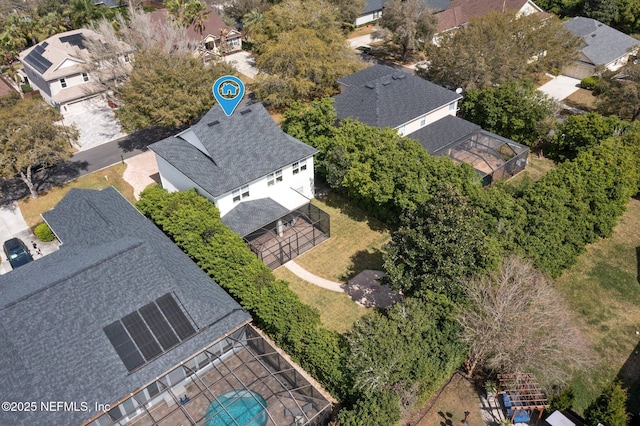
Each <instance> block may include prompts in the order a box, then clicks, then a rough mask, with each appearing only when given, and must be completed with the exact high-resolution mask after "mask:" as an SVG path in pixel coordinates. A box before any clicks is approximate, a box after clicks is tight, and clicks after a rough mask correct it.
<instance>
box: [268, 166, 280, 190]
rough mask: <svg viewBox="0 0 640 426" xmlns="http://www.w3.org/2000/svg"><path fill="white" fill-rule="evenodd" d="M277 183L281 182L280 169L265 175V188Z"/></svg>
mask: <svg viewBox="0 0 640 426" xmlns="http://www.w3.org/2000/svg"><path fill="white" fill-rule="evenodd" d="M278 182H282V169H280V170H276V171H275V172H274V173H269V174H268V175H267V186H272V185H275V184H276V183H278Z"/></svg>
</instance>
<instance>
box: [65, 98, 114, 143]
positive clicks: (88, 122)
mask: <svg viewBox="0 0 640 426" xmlns="http://www.w3.org/2000/svg"><path fill="white" fill-rule="evenodd" d="M62 123H63V124H65V125H67V126H69V125H71V124H75V125H76V126H77V127H78V130H79V131H80V138H79V139H78V141H77V142H76V143H75V146H76V148H78V149H79V150H80V151H84V150H86V149H90V148H93V147H95V146H98V145H101V144H103V143H105V142H109V141H112V140H114V139H118V138H121V137H123V136H126V134H125V133H123V132H122V129H121V128H120V124H118V121H117V120H116V115H115V114H114V112H113V110H112V109H111V108H100V109H93V110H89V111H85V112H82V113H80V114H73V115H67V116H65V117H64V119H63V120H62Z"/></svg>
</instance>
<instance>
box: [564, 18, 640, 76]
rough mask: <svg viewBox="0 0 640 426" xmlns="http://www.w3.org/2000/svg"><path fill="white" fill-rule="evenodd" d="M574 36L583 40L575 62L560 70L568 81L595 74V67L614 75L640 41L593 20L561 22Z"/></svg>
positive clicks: (574, 19) (635, 51)
mask: <svg viewBox="0 0 640 426" xmlns="http://www.w3.org/2000/svg"><path fill="white" fill-rule="evenodd" d="M563 25H564V26H565V28H566V29H567V30H569V31H570V32H571V33H572V34H574V35H575V36H578V37H580V38H582V45H581V46H580V48H579V49H580V51H579V53H578V59H577V60H576V61H575V62H574V63H573V64H571V65H568V66H566V67H565V68H563V70H562V73H563V74H565V75H568V76H569V77H574V78H579V79H583V78H585V77H589V76H592V75H594V74H596V72H597V70H596V67H603V68H606V69H608V70H610V71H617V70H618V69H620V68H622V67H623V66H624V65H625V64H626V63H627V62H628V61H629V57H630V56H633V55H636V54H637V53H638V46H640V41H639V40H636V39H635V38H633V37H631V36H628V35H627V34H625V33H622V32H620V31H618V30H616V29H614V28H611V27H609V26H608V25H605V24H603V23H602V22H600V21H596V20H595V19H592V18H584V17H581V16H579V17H576V18H573V19H569V20H568V21H565V22H563Z"/></svg>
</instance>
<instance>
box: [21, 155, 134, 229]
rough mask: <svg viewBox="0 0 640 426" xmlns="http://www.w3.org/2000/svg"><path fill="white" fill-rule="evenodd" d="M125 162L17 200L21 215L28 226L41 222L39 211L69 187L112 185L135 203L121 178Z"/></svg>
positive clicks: (58, 199) (53, 202)
mask: <svg viewBox="0 0 640 426" xmlns="http://www.w3.org/2000/svg"><path fill="white" fill-rule="evenodd" d="M126 168H127V165H126V164H116V165H115V166H111V167H107V168H106V169H102V170H99V171H97V172H95V173H91V174H89V175H86V176H83V177H81V178H78V179H76V180H74V181H71V182H69V183H67V184H65V185H63V186H60V187H57V188H52V189H50V190H48V191H46V192H43V193H41V194H40V195H39V197H38V198H31V197H26V198H23V199H22V200H20V201H18V205H19V206H20V211H21V212H22V216H24V220H25V222H27V225H28V226H29V227H34V226H35V225H37V224H38V223H40V222H42V218H41V217H40V214H41V213H44V212H46V211H49V210H51V209H52V208H54V207H55V205H56V204H58V202H59V201H60V200H62V198H63V197H64V196H65V195H66V194H67V192H69V190H71V188H84V189H104V188H107V187H109V186H113V187H114V188H115V189H117V190H118V192H120V193H121V194H122V195H123V196H124V197H125V198H126V199H127V200H129V202H130V203H132V204H135V201H136V200H135V198H134V196H133V187H132V186H131V185H129V183H128V182H126V181H125V180H124V179H123V178H122V174H123V173H124V171H125V169H126Z"/></svg>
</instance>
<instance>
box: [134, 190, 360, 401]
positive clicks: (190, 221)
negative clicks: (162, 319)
mask: <svg viewBox="0 0 640 426" xmlns="http://www.w3.org/2000/svg"><path fill="white" fill-rule="evenodd" d="M136 207H137V208H138V210H140V211H141V212H142V214H144V215H145V216H147V217H148V218H149V219H151V220H152V221H153V222H154V223H155V224H156V225H157V226H158V227H160V229H162V230H163V231H164V233H165V234H167V236H169V238H171V239H172V240H173V241H174V242H175V243H176V245H178V246H179V247H180V248H181V249H182V250H184V251H185V253H187V255H188V256H189V257H191V258H192V259H193V260H194V261H195V262H196V263H197V264H198V266H200V268H201V269H202V270H203V271H205V272H206V273H207V274H208V275H209V276H210V277H211V278H212V279H213V280H214V281H216V282H217V283H218V284H219V285H220V286H221V287H222V288H224V289H225V290H226V291H227V292H228V293H229V294H230V295H231V296H232V297H233V298H234V299H236V300H237V301H238V303H240V305H242V307H243V308H245V309H247V310H248V311H249V312H251V315H252V317H253V318H254V321H255V324H256V325H257V326H258V327H260V328H261V329H262V330H263V331H264V332H265V333H266V334H267V335H269V336H270V337H271V338H272V339H273V340H274V341H275V342H276V344H277V345H278V346H279V347H280V348H282V349H283V350H284V351H286V352H287V353H288V354H289V355H290V356H291V358H293V359H294V360H295V361H296V362H298V363H299V364H300V365H301V366H302V368H304V369H305V370H306V371H307V372H309V373H310V374H311V375H312V376H314V377H315V378H316V379H317V380H318V381H319V382H320V383H322V384H323V385H324V386H325V388H327V390H329V391H330V392H332V393H334V394H335V395H338V396H341V395H343V394H344V391H345V390H346V388H347V385H346V378H345V376H344V365H345V362H346V361H345V353H346V352H347V347H346V342H345V340H344V338H343V337H342V336H340V335H339V334H338V333H336V332H333V331H329V330H327V329H325V328H323V327H322V324H321V322H320V314H319V313H318V311H317V310H316V309H314V308H312V307H310V306H308V305H305V304H304V303H302V302H301V301H300V299H299V298H298V295H297V294H296V293H294V292H293V291H292V290H291V289H290V288H289V286H288V284H287V283H286V282H285V281H281V280H276V279H275V277H274V276H273V273H272V272H271V270H270V269H269V268H267V267H266V266H265V265H264V263H262V261H261V260H259V259H258V258H257V257H256V256H255V255H254V254H253V253H252V252H251V250H250V249H249V247H247V245H246V244H245V243H244V241H243V240H242V238H241V237H240V236H239V235H237V234H235V233H234V232H233V231H231V229H229V228H227V227H226V226H225V225H224V224H223V223H222V222H221V221H220V213H219V211H218V209H217V208H216V206H215V205H213V204H212V203H211V202H209V200H207V199H206V198H204V197H202V196H200V195H198V194H197V193H196V191H195V190H190V191H185V192H174V193H168V192H166V191H165V190H164V189H162V188H160V187H158V186H156V187H152V188H148V189H146V190H144V191H143V192H142V194H140V201H139V202H138V203H137V204H136Z"/></svg>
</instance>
